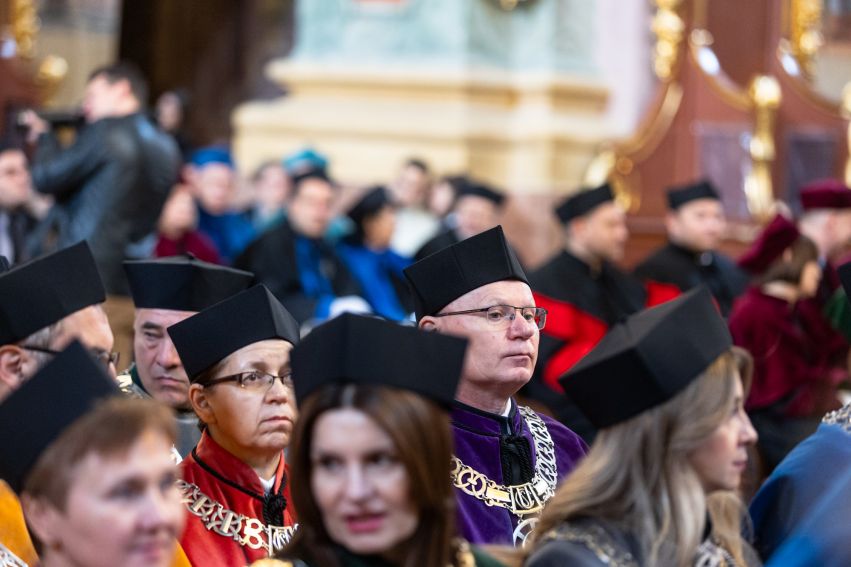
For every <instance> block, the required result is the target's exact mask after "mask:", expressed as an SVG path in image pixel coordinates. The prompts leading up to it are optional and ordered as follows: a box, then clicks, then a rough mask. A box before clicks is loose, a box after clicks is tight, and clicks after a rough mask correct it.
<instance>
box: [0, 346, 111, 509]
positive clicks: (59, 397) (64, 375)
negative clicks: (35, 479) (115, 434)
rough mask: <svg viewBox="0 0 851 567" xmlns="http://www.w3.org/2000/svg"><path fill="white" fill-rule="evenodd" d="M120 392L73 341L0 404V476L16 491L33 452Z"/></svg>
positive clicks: (35, 457) (34, 456)
mask: <svg viewBox="0 0 851 567" xmlns="http://www.w3.org/2000/svg"><path fill="white" fill-rule="evenodd" d="M118 394H120V391H119V390H118V386H117V385H116V383H115V380H113V379H112V378H110V377H109V376H107V374H106V371H105V368H104V366H103V364H100V363H98V362H97V361H95V360H94V359H93V358H92V356H91V355H90V354H89V353H88V352H87V351H86V349H85V348H84V347H83V346H82V345H81V344H80V343H78V342H77V341H74V342H72V343H71V345H70V346H68V348H66V349H65V350H64V351H62V352H61V353H60V354H58V355H56V357H55V358H54V359H53V360H51V361H50V362H48V363H47V365H45V366H44V368H42V369H41V370H40V371H39V372H37V373H36V374H35V376H33V377H32V378H31V379H30V380H27V381H26V382H24V383H23V384H22V385H21V387H20V388H18V389H17V390H15V391H14V392H12V394H11V395H10V396H9V397H8V398H6V400H5V401H4V402H3V403H0V431H5V432H6V435H4V436H3V443H0V478H2V479H3V480H5V481H6V482H7V483H8V484H9V486H10V487H12V490H14V491H15V492H18V493H19V492H20V491H21V489H22V488H23V485H24V482H25V481H26V478H27V475H28V474H29V472H30V470H31V469H32V467H33V466H34V465H35V463H36V462H37V461H38V458H39V456H41V454H42V453H43V452H44V450H45V449H46V448H47V447H48V446H49V445H50V444H51V443H52V442H53V441H54V440H55V439H56V438H57V437H59V436H60V435H61V434H62V432H63V431H65V429H67V428H68V426H70V425H71V424H72V423H73V422H74V421H76V420H77V419H78V418H80V417H82V416H84V415H85V414H86V413H88V412H89V411H90V410H91V409H92V407H94V405H95V404H96V403H97V402H98V401H100V400H103V399H105V398H109V397H111V396H115V395H118Z"/></svg>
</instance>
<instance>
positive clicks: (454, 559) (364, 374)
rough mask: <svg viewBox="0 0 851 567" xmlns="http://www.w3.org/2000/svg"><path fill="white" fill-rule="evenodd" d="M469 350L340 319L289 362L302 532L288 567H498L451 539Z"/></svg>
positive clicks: (440, 338) (289, 551) (431, 336)
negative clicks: (455, 451) (452, 417)
mask: <svg viewBox="0 0 851 567" xmlns="http://www.w3.org/2000/svg"><path fill="white" fill-rule="evenodd" d="M465 350H466V341H464V340H463V339H459V338H455V337H449V336H445V335H438V334H436V333H425V332H423V331H419V330H417V329H413V328H409V327H399V326H397V325H395V324H392V323H388V322H384V321H380V320H378V319H372V318H365V317H358V316H355V315H344V316H342V317H339V318H337V319H335V320H333V321H331V322H330V323H327V324H325V325H323V326H321V327H319V328H317V329H315V330H314V331H313V332H312V333H311V334H310V335H309V336H308V337H307V338H306V339H305V340H304V342H302V344H301V345H299V347H297V348H296V349H295V350H294V351H293V375H294V377H295V383H296V394H297V397H298V399H299V401H300V404H301V408H302V410H301V412H302V413H301V417H300V418H299V422H298V424H297V425H296V429H295V432H294V434H293V442H292V444H291V446H290V452H289V459H290V470H291V475H292V485H293V503H294V504H295V506H296V508H297V509H298V510H299V528H298V531H297V532H296V535H295V536H294V538H293V540H292V541H291V543H290V545H289V546H288V547H287V548H286V549H285V550H284V552H283V553H282V554H281V555H280V557H282V558H286V559H287V560H288V561H286V562H285V563H284V564H287V565H293V564H294V565H297V566H301V567H304V566H305V565H307V566H311V567H350V566H359V567H379V566H381V567H390V566H398V567H447V566H453V567H461V566H465V567H467V566H469V567H474V566H477V565H478V566H480V567H481V566H487V565H490V566H495V565H498V563H496V562H495V560H493V559H491V558H490V557H487V556H486V555H484V554H483V553H482V552H480V551H479V550H476V549H471V548H470V546H469V545H467V544H466V543H465V542H464V541H462V540H460V539H458V538H457V535H456V534H457V532H456V529H455V500H454V494H453V492H452V486H451V485H450V481H449V472H450V461H451V456H452V434H451V430H450V426H449V417H448V412H447V407H448V406H449V404H451V403H452V399H453V397H454V394H455V388H456V385H457V382H458V379H459V376H460V373H461V368H462V365H463V360H464V353H465ZM341 432H345V434H341Z"/></svg>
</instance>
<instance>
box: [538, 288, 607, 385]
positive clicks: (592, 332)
mask: <svg viewBox="0 0 851 567" xmlns="http://www.w3.org/2000/svg"><path fill="white" fill-rule="evenodd" d="M533 295H534V297H535V305H537V306H538V307H543V308H544V309H546V310H547V325H546V327H544V330H543V331H541V332H542V333H544V334H546V335H549V336H551V337H553V338H555V339H558V340H560V341H564V343H565V344H564V345H563V346H562V347H561V348H560V349H559V350H557V351H556V352H555V353H554V354H553V355H552V356H551V357H550V359H549V360H548V361H547V362H546V365H545V366H544V371H543V379H544V383H545V384H546V385H547V386H548V387H549V388H551V389H552V390H554V391H556V392H561V391H562V387H561V385H560V384H559V383H558V379H559V378H560V377H561V375H562V374H564V373H565V372H567V371H568V370H569V369H570V368H571V367H572V366H573V365H574V364H576V363H577V362H579V360H580V359H581V358H582V357H583V356H585V355H586V354H588V352H589V351H590V350H591V349H592V348H594V346H595V345H596V344H597V343H598V342H600V339H602V338H603V335H605V334H606V331H607V330H608V327H607V325H606V324H605V323H604V322H603V321H601V320H599V319H597V318H596V317H593V316H591V315H589V314H588V313H585V312H584V311H582V310H581V309H579V308H577V307H575V306H573V305H571V304H570V303H567V302H564V301H559V300H557V299H553V298H551V297H547V296H546V295H542V294H539V293H533Z"/></svg>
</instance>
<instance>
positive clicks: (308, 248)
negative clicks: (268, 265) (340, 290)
mask: <svg viewBox="0 0 851 567" xmlns="http://www.w3.org/2000/svg"><path fill="white" fill-rule="evenodd" d="M295 258H296V265H297V266H298V277H299V280H301V288H302V290H304V294H305V295H307V296H308V297H312V298H313V299H315V300H316V310H315V312H314V316H315V317H317V318H318V319H327V318H328V314H329V310H330V307H331V302H332V301H334V299H336V296H335V295H334V288H333V286H332V285H331V281H330V280H329V279H328V278H327V277H325V274H324V273H323V272H322V250H321V249H320V246H319V242H318V241H317V240H314V239H311V238H307V237H305V236H301V235H298V236H296V237H295Z"/></svg>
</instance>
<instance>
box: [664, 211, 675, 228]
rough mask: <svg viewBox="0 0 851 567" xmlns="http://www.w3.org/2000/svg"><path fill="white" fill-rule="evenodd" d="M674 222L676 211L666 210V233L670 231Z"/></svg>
mask: <svg viewBox="0 0 851 567" xmlns="http://www.w3.org/2000/svg"><path fill="white" fill-rule="evenodd" d="M676 222H677V213H675V212H673V211H668V212H667V213H665V230H666V231H667V232H668V234H670V233H671V229H672V228H673V227H674V225H675V224H676Z"/></svg>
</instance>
